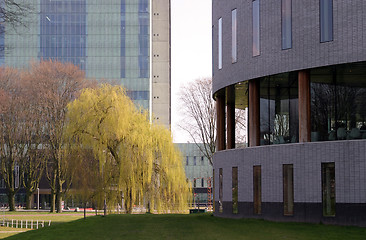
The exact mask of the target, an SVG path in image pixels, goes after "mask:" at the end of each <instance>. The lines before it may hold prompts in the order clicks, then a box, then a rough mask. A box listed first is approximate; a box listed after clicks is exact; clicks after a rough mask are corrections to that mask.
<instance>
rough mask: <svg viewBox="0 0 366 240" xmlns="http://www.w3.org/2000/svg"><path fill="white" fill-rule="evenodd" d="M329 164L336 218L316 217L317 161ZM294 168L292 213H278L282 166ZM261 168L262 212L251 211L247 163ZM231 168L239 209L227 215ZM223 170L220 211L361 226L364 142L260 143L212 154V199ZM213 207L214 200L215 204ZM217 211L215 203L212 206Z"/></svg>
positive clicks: (365, 204) (364, 222) (364, 221)
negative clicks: (331, 165) (235, 173)
mask: <svg viewBox="0 0 366 240" xmlns="http://www.w3.org/2000/svg"><path fill="white" fill-rule="evenodd" d="M326 162H334V163H335V186H336V216H335V217H323V216H322V189H321V163H326ZM283 164H293V167H294V173H293V174H294V175H293V176H294V203H295V206H294V215H293V216H284V215H283V180H282V179H283V176H282V174H283V173H282V165H283ZM254 165H261V170H262V175H261V177H262V214H261V215H254V214H253V211H254V210H253V166H254ZM232 167H238V176H239V177H238V187H239V192H238V201H239V213H238V214H237V215H235V214H232V208H231V205H232V176H231V174H232ZM219 168H222V169H223V202H224V212H223V213H218V212H216V215H218V216H229V217H254V218H264V219H270V220H282V221H308V222H324V223H337V224H354V225H361V226H366V184H365V183H366V140H350V141H333V142H314V143H298V144H284V145H272V146H261V147H252V148H244V149H235V150H226V151H220V152H217V153H215V155H214V169H215V176H214V177H215V189H216V190H215V201H216V202H218V200H219V190H218V189H219V181H218V179H219V175H218V174H219ZM216 206H218V203H216ZM216 210H218V207H216Z"/></svg>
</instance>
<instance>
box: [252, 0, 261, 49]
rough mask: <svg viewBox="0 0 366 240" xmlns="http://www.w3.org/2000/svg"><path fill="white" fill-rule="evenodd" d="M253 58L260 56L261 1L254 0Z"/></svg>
mask: <svg viewBox="0 0 366 240" xmlns="http://www.w3.org/2000/svg"><path fill="white" fill-rule="evenodd" d="M252 6H253V56H258V55H259V54H260V23H259V0H253V3H252Z"/></svg>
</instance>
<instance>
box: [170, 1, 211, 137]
mask: <svg viewBox="0 0 366 240" xmlns="http://www.w3.org/2000/svg"><path fill="white" fill-rule="evenodd" d="M211 9H212V3H211V0H171V74H172V76H171V85H172V86H171V87H172V92H171V93H172V126H171V127H172V133H173V141H174V142H176V143H185V142H188V141H191V140H190V139H189V135H188V134H187V133H186V132H184V131H183V130H181V129H179V127H178V126H177V124H178V123H179V121H180V119H181V118H182V117H183V116H181V114H179V106H180V105H181V103H180V102H179V100H178V92H179V89H180V87H181V86H182V84H187V83H189V82H191V81H194V80H195V79H198V78H203V77H211V75H212V66H211V63H212V57H211V51H212V47H211V46H212V41H211V37H212V33H211V30H212V23H211V22H212V20H211V16H212V11H211Z"/></svg>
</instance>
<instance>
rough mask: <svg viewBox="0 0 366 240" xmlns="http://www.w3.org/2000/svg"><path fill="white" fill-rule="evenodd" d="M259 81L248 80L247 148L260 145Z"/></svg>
mask: <svg viewBox="0 0 366 240" xmlns="http://www.w3.org/2000/svg"><path fill="white" fill-rule="evenodd" d="M259 105H260V102H259V80H255V79H254V80H249V119H248V120H249V121H248V125H249V126H248V127H249V138H248V140H249V147H254V146H259V145H260V122H259V111H260V109H259Z"/></svg>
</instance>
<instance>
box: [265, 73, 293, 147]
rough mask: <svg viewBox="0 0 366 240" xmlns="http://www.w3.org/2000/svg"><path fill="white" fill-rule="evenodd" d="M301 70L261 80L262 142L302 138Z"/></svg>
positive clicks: (283, 141) (268, 142)
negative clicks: (299, 99) (300, 130)
mask: <svg viewBox="0 0 366 240" xmlns="http://www.w3.org/2000/svg"><path fill="white" fill-rule="evenodd" d="M298 112H299V111H298V80H297V72H293V73H285V74H279V75H274V76H270V77H265V78H262V79H261V80H260V145H270V144H284V143H296V142H298V139H299V114H298Z"/></svg>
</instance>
